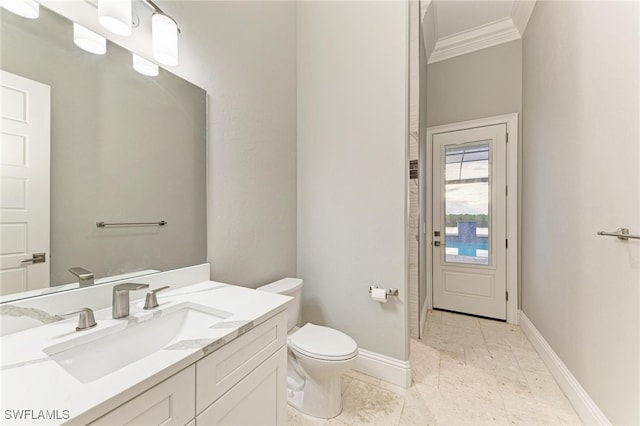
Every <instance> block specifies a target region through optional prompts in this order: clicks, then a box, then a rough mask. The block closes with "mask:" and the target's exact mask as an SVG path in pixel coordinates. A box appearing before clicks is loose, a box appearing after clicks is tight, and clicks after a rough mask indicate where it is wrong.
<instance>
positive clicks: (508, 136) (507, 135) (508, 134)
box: [506, 132, 509, 143]
mask: <svg viewBox="0 0 640 426" xmlns="http://www.w3.org/2000/svg"><path fill="white" fill-rule="evenodd" d="M506 135H507V143H509V132H507V133H506Z"/></svg>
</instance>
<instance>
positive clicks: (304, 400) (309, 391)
mask: <svg viewBox="0 0 640 426" xmlns="http://www.w3.org/2000/svg"><path fill="white" fill-rule="evenodd" d="M256 290H260V291H266V292H270V293H278V294H283V295H286V296H290V297H293V300H290V301H289V302H288V303H287V305H286V313H287V329H288V331H287V345H288V358H289V359H288V364H287V401H288V402H289V404H290V405H291V406H293V407H294V408H296V409H298V410H299V411H301V412H302V413H304V414H307V415H309V416H313V417H319V418H323V419H329V418H332V417H335V416H337V415H338V414H340V412H341V411H342V394H341V378H342V374H343V373H344V372H346V371H348V370H349V369H350V368H351V365H352V364H353V362H354V360H355V359H356V356H357V355H358V345H357V343H356V342H355V340H353V339H352V338H351V337H349V336H347V335H346V334H344V333H342V332H340V331H338V330H334V329H333V328H329V327H323V326H320V325H315V324H311V323H307V324H305V325H303V326H302V327H300V328H298V327H297V323H298V321H299V319H300V299H301V295H302V280H301V279H298V278H284V279H281V280H279V281H276V282H274V283H271V284H267V285H265V286H262V287H258V288H257V289H256Z"/></svg>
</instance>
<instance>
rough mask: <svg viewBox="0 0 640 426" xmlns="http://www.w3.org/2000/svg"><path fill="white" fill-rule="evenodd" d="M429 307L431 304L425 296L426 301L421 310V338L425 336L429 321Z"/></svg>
mask: <svg viewBox="0 0 640 426" xmlns="http://www.w3.org/2000/svg"><path fill="white" fill-rule="evenodd" d="M428 309H429V305H428V303H427V298H426V297H425V298H424V303H423V304H422V309H421V310H420V331H419V332H420V338H421V339H422V336H424V327H425V324H426V323H427V310H428Z"/></svg>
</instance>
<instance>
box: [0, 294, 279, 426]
mask: <svg viewBox="0 0 640 426" xmlns="http://www.w3.org/2000/svg"><path fill="white" fill-rule="evenodd" d="M146 291H147V290H143V291H138V292H132V293H131V297H132V301H131V312H130V315H129V317H127V318H123V319H117V320H114V319H112V318H111V308H107V309H102V310H99V311H96V312H95V313H94V314H95V319H96V322H97V323H98V324H97V326H95V327H93V328H91V329H89V330H84V331H81V332H76V331H75V327H76V325H77V322H78V319H77V317H73V318H71V319H68V320H64V321H58V322H54V323H50V324H46V325H43V326H40V327H35V328H31V329H28V330H24V331H21V332H19V333H14V334H9V335H6V336H3V337H1V338H0V347H1V351H2V352H1V353H2V357H1V367H0V383H1V384H2V397H1V401H2V413H1V414H0V424H11V425H16V424H40V425H42V424H47V425H50V424H60V423H67V422H68V423H71V424H86V423H89V422H91V421H93V420H95V419H97V418H98V417H100V416H102V415H104V414H106V413H108V412H109V411H111V410H113V409H114V408H116V407H118V406H119V405H121V404H123V403H124V402H126V401H128V400H129V399H131V398H133V397H134V396H136V395H138V394H140V393H142V392H144V391H145V390H147V389H149V388H151V387H152V386H154V385H156V384H158V383H159V382H161V381H163V380H165V379H167V378H168V377H170V376H171V375H173V374H175V373H177V372H178V371H180V370H182V369H183V368H185V367H187V366H189V365H191V364H193V363H194V362H196V361H198V360H199V359H200V358H202V357H204V356H206V355H208V354H209V353H211V352H214V351H215V350H217V349H218V348H220V347H222V346H223V345H224V344H226V343H228V342H230V341H231V340H233V339H235V338H236V337H238V336H239V335H241V334H243V333H246V332H247V331H249V330H251V329H252V328H253V327H255V326H256V325H259V324H261V323H262V322H264V321H266V320H267V319H268V318H270V317H272V316H274V315H276V314H277V313H279V312H281V311H284V309H285V304H286V302H287V301H288V300H290V298H289V297H287V296H281V295H277V294H272V293H265V292H260V291H256V290H252V289H248V288H244V287H238V286H233V285H228V284H223V283H218V282H213V281H205V282H201V283H197V284H192V285H189V286H186V287H182V288H179V289H176V290H171V289H169V290H166V291H163V292H160V293H158V301H159V306H158V307H157V308H155V309H153V310H150V311H146V310H143V309H142V306H143V305H144V296H145V294H146ZM134 296H137V297H142V299H140V298H137V299H133V298H134ZM184 307H191V308H193V309H196V310H197V309H200V310H201V311H202V312H212V313H214V314H217V315H218V316H219V317H222V318H220V319H218V322H216V323H214V324H213V325H211V326H206V325H205V326H204V328H203V327H198V329H196V330H194V331H193V332H192V333H191V334H189V332H187V334H186V335H185V339H184V340H180V341H177V342H171V343H170V344H168V345H167V346H166V347H163V348H162V349H160V350H158V351H156V352H153V353H151V354H149V355H147V356H145V357H144V358H141V359H139V360H137V361H135V362H133V363H130V364H127V365H125V366H124V367H122V368H119V369H117V370H115V371H113V372H111V373H108V374H106V375H104V376H103V377H99V378H96V379H93V380H83V381H80V380H79V379H77V378H76V377H74V376H73V375H72V374H71V373H69V372H68V371H67V370H66V369H65V368H63V367H62V366H61V365H60V364H58V363H57V362H56V361H54V360H53V359H52V358H50V357H49V356H48V355H47V353H46V352H45V349H47V351H48V352H49V353H52V347H53V348H60V349H59V350H64V348H65V347H67V346H70V345H69V344H68V343H67V342H68V341H70V340H74V339H82V341H85V340H86V341H90V340H95V339H96V338H98V336H100V337H99V338H102V337H103V336H107V335H109V334H111V333H113V332H116V331H121V330H123V329H125V328H127V327H131V326H135V325H136V323H141V322H144V321H150V320H151V321H153V320H154V319H155V318H157V317H161V316H163V315H169V314H171V313H172V312H176V311H177V310H179V309H181V308H184ZM80 308H83V306H78V309H80ZM92 337H93V339H92ZM186 337H188V338H186ZM119 349H121V350H122V351H126V350H127V347H126V345H123V347H122V348H119ZM53 351H54V352H55V351H57V349H54V350H53ZM83 382H84V383H83ZM43 416H46V417H43ZM19 417H23V418H24V419H23V420H19ZM45 419H46V420H45Z"/></svg>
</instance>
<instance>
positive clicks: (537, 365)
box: [512, 348, 549, 373]
mask: <svg viewBox="0 0 640 426" xmlns="http://www.w3.org/2000/svg"><path fill="white" fill-rule="evenodd" d="M512 352H513V355H514V356H515V358H516V360H517V361H518V366H519V367H520V370H522V371H531V372H533V373H547V372H548V371H549V370H548V369H547V366H546V365H545V363H544V361H542V358H540V355H538V353H537V352H536V351H535V350H527V349H519V348H512Z"/></svg>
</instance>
